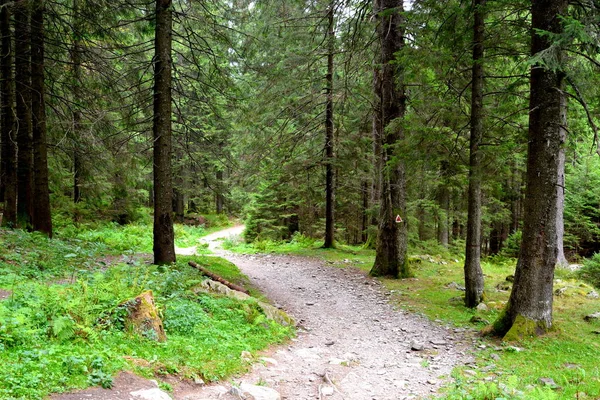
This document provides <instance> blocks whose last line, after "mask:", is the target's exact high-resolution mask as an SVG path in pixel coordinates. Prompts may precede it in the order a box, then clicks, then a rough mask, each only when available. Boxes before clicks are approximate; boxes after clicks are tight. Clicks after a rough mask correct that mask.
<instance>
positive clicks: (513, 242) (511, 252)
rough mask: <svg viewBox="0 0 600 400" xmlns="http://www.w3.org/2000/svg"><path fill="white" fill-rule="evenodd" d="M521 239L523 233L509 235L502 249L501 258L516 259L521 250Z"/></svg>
mask: <svg viewBox="0 0 600 400" xmlns="http://www.w3.org/2000/svg"><path fill="white" fill-rule="evenodd" d="M522 237H523V232H522V231H520V230H518V231H515V232H513V233H511V234H510V235H509V236H508V239H506V242H504V247H503V248H502V256H504V257H518V256H519V251H520V250H521V238H522Z"/></svg>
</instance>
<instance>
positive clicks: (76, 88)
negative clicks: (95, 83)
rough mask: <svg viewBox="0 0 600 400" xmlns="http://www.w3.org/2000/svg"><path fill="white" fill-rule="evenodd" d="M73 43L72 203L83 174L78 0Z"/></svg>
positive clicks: (77, 198)
mask: <svg viewBox="0 0 600 400" xmlns="http://www.w3.org/2000/svg"><path fill="white" fill-rule="evenodd" d="M73 14H74V15H75V17H74V18H75V20H74V21H73V36H74V37H73V44H72V46H71V54H70V56H71V64H72V68H73V88H72V94H73V103H74V106H73V130H72V132H71V143H72V146H73V149H72V158H73V203H79V202H80V201H81V185H82V175H83V165H82V164H83V163H82V154H81V153H82V150H81V137H82V136H83V129H82V123H81V120H82V116H81V109H80V107H81V98H82V96H81V84H82V82H81V53H82V46H81V21H80V19H81V17H80V16H79V0H73Z"/></svg>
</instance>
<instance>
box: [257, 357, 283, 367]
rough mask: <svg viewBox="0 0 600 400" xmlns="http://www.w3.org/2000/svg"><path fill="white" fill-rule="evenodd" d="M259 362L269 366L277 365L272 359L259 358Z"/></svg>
mask: <svg viewBox="0 0 600 400" xmlns="http://www.w3.org/2000/svg"><path fill="white" fill-rule="evenodd" d="M260 360H261V361H262V362H264V363H265V364H271V365H278V364H279V363H278V362H277V360H276V359H274V358H269V357H261V358H260Z"/></svg>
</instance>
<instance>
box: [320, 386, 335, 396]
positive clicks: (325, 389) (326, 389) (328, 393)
mask: <svg viewBox="0 0 600 400" xmlns="http://www.w3.org/2000/svg"><path fill="white" fill-rule="evenodd" d="M333 393H334V390H333V388H332V387H331V386H323V387H322V388H321V394H322V395H323V396H333Z"/></svg>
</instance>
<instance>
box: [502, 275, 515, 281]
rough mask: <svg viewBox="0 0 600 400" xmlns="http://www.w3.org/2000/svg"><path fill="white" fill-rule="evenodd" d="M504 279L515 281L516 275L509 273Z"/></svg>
mask: <svg viewBox="0 0 600 400" xmlns="http://www.w3.org/2000/svg"><path fill="white" fill-rule="evenodd" d="M504 280H505V281H506V282H514V281H515V276H514V275H508V276H507V277H506V278H505V279H504Z"/></svg>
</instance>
